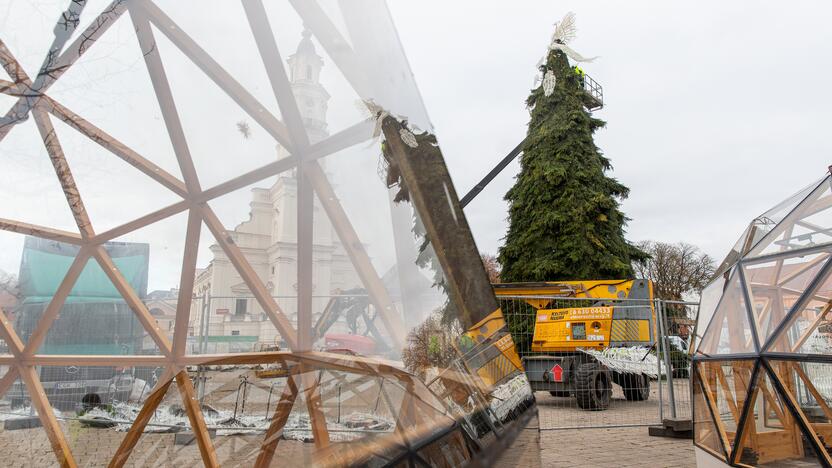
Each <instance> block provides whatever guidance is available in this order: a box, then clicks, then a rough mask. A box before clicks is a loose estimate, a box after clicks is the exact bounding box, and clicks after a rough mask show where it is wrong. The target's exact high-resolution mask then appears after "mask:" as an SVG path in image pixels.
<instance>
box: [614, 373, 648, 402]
mask: <svg viewBox="0 0 832 468" xmlns="http://www.w3.org/2000/svg"><path fill="white" fill-rule="evenodd" d="M619 385H621V389H622V390H624V397H625V398H627V400H629V401H645V400H647V399H648V398H650V377H648V376H646V375H644V374H624V375H622V378H621V384H619Z"/></svg>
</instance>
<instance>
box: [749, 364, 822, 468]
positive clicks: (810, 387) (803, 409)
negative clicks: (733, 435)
mask: <svg viewBox="0 0 832 468" xmlns="http://www.w3.org/2000/svg"><path fill="white" fill-rule="evenodd" d="M771 367H772V369H773V370H774V373H775V374H776V375H777V378H778V379H779V380H780V382H781V383H782V385H783V387H784V389H785V391H786V392H787V395H778V394H777V393H773V395H774V402H772V401H764V402H763V403H764V404H768V406H769V407H770V408H771V409H770V410H769V411H768V414H766V413H765V412H764V413H762V416H761V415H760V414H757V415H756V416H757V418H758V420H759V419H762V421H757V424H758V425H759V424H760V423H761V422H764V423H765V424H766V428H767V430H768V431H779V432H780V434H779V435H778V436H770V437H769V440H763V438H761V439H760V440H758V442H766V446H762V445H760V453H761V456H766V455H768V456H769V457H770V458H772V460H771V463H772V464H774V463H776V462H777V460H780V461H779V463H780V464H781V465H778V466H782V464H783V463H786V459H787V458H792V459H800V460H801V461H805V462H814V460H813V458H814V457H815V453H814V449H813V447H812V445H811V444H810V442H809V439H810V437H811V436H809V435H804V434H803V433H802V430H801V429H800V426H799V425H798V424H797V422H796V417H795V416H793V415H791V414H790V413H789V412H788V411H786V407H785V405H783V404H781V403H780V402H781V401H783V399H785V398H790V399H791V400H792V401H794V402H795V404H796V406H797V408H798V411H799V412H800V415H801V416H803V417H804V418H806V420H807V421H808V422H809V427H810V429H811V430H812V431H814V433H815V434H816V435H817V437H818V439H819V441H820V445H821V447H822V449H824V450H826V452H827V453H832V452H830V447H829V442H828V441H829V440H832V439H830V437H832V409H830V407H829V404H830V403H831V402H832V381H830V376H832V373H830V371H832V364H828V363H820V362H803V363H801V362H793V361H771ZM767 377H770V376H767ZM769 387H770V388H771V386H769ZM760 399H761V398H760V397H758V401H759V400H760ZM775 403H777V405H776V406H775ZM760 407H761V405H760V404H758V405H757V408H758V412H759V410H760ZM781 415H782V418H781ZM792 434H794V435H792ZM762 435H763V434H761V436H762ZM772 437H774V438H772ZM761 463H764V461H761Z"/></svg>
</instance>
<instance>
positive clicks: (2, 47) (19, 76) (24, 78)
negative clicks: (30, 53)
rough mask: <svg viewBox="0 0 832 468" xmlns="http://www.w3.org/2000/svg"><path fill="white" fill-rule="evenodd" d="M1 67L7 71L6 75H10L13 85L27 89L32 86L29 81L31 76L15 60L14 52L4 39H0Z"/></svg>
mask: <svg viewBox="0 0 832 468" xmlns="http://www.w3.org/2000/svg"><path fill="white" fill-rule="evenodd" d="M0 66H2V67H3V69H5V70H6V73H8V74H9V77H11V79H12V80H14V83H12V85H14V86H18V85H23V86H24V87H25V88H26V89H29V87H30V86H31V84H32V82H31V81H30V80H29V75H27V74H26V71H25V70H24V69H23V67H22V66H21V65H20V62H18V61H17V59H16V58H14V55H12V51H11V50H9V47H8V46H6V43H5V42H3V39H0Z"/></svg>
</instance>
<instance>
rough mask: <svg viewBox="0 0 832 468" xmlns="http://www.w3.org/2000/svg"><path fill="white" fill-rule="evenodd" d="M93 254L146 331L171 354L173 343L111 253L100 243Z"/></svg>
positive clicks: (163, 351)
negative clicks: (111, 256) (120, 269)
mask: <svg viewBox="0 0 832 468" xmlns="http://www.w3.org/2000/svg"><path fill="white" fill-rule="evenodd" d="M93 255H94V256H95V259H96V260H97V261H98V264H99V265H101V269H102V270H104V273H105V274H106V275H107V277H108V278H110V281H111V282H112V283H113V286H115V288H116V290H118V292H119V294H121V296H122V297H123V298H124V301H125V302H127V305H128V306H130V309H132V310H133V313H134V314H136V318H138V319H139V322H141V324H142V326H143V327H144V329H145V331H147V333H148V334H149V335H150V337H151V338H153V341H154V342H155V343H156V346H158V347H159V350H161V351H162V353H163V354H165V355H166V356H169V355H170V353H171V344H170V341H169V340H168V337H167V336H166V335H165V334H164V333H163V332H162V331H161V330H160V329H159V324H157V323H156V319H155V318H153V316H152V315H150V312H149V311H148V310H147V307H146V306H145V305H144V303H143V302H142V300H141V299H140V298H139V295H138V294H136V291H134V290H133V288H132V287H131V286H130V283H129V282H128V281H127V279H126V278H125V277H124V275H122V274H121V271H119V269H118V267H116V264H115V263H114V262H113V259H112V258H110V254H108V253H107V251H106V250H105V249H104V247H103V246H100V245H99V246H96V247H95V248H94V249H93Z"/></svg>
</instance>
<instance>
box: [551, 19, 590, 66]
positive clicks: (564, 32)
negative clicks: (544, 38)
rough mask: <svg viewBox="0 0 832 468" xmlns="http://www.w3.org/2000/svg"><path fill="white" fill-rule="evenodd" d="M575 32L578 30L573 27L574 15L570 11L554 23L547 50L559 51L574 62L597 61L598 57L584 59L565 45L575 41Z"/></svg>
mask: <svg viewBox="0 0 832 468" xmlns="http://www.w3.org/2000/svg"><path fill="white" fill-rule="evenodd" d="M577 32H578V29H577V27H576V26H575V13H572V12H571V11H570V12H569V13H567V14H566V15H564V17H563V19H562V20H560V21H558V22H557V23H555V32H554V33H552V42H551V43H550V44H549V49H550V50H560V51H562V52H563V53H565V54H566V55H567V56H568V57H569V58H571V59H572V60H574V61H576V62H592V61H593V60H595V59H597V58H598V57H589V58H587V57H584V56H583V55H581V54H579V53H577V52H575V51H574V50H573V49H572V48H571V47H569V46H567V45H566V44H568V43H569V41H571V40H572V39H575V35H576V33H577ZM544 60H545V59H544Z"/></svg>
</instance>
